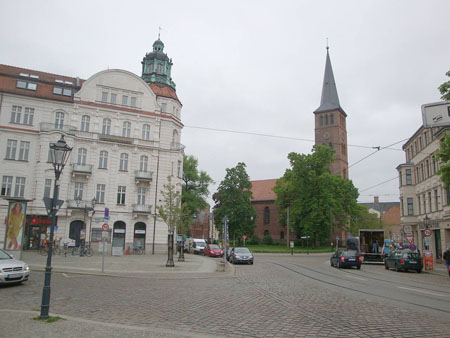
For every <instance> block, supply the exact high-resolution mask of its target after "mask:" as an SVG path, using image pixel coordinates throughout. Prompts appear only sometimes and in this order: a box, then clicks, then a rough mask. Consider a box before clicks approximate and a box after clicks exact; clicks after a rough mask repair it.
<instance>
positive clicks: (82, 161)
mask: <svg viewBox="0 0 450 338" xmlns="http://www.w3.org/2000/svg"><path fill="white" fill-rule="evenodd" d="M86 157H87V149H85V148H80V149H78V157H77V164H79V165H86Z"/></svg>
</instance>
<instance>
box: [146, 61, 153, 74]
mask: <svg viewBox="0 0 450 338" xmlns="http://www.w3.org/2000/svg"><path fill="white" fill-rule="evenodd" d="M147 71H148V72H149V73H151V72H153V63H149V65H148V69H147Z"/></svg>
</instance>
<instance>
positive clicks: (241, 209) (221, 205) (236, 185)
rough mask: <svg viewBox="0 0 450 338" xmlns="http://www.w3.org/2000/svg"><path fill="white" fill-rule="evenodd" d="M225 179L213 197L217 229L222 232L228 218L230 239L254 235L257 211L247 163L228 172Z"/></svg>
mask: <svg viewBox="0 0 450 338" xmlns="http://www.w3.org/2000/svg"><path fill="white" fill-rule="evenodd" d="M226 172H227V173H226V175H225V178H224V179H223V181H222V182H220V185H219V188H218V190H217V192H216V193H215V194H214V195H213V199H214V202H215V203H216V204H215V205H214V221H215V223H216V227H217V229H219V230H220V231H222V219H223V218H224V217H225V216H227V217H228V231H229V235H230V239H232V238H240V237H241V236H242V235H247V236H249V237H250V236H251V235H252V234H253V228H254V227H255V225H254V220H255V218H256V212H255V209H253V206H252V205H251V203H250V200H251V198H252V192H251V188H252V184H251V183H250V179H249V177H248V175H247V172H246V170H245V163H242V162H239V163H238V164H237V166H236V167H234V168H231V169H229V168H228V169H227V170H226Z"/></svg>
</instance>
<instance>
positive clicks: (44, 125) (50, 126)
mask: <svg viewBox="0 0 450 338" xmlns="http://www.w3.org/2000/svg"><path fill="white" fill-rule="evenodd" d="M39 130H40V131H63V132H65V133H67V134H69V135H75V132H76V131H77V128H76V127H74V126H69V125H67V124H65V125H63V126H62V128H60V127H59V126H57V125H55V124H54V123H49V122H41V123H40V124H39Z"/></svg>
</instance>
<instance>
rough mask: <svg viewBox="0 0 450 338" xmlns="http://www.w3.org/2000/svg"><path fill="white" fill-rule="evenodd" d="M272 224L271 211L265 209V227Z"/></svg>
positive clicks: (267, 208)
mask: <svg viewBox="0 0 450 338" xmlns="http://www.w3.org/2000/svg"><path fill="white" fill-rule="evenodd" d="M269 224H270V209H269V207H265V208H264V225H269Z"/></svg>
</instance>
